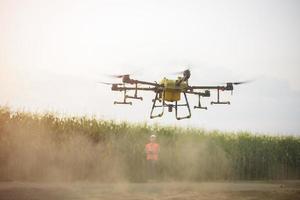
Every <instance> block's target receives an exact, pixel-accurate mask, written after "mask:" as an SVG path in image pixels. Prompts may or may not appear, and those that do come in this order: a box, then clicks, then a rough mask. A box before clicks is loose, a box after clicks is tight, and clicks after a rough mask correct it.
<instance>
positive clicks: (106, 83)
mask: <svg viewBox="0 0 300 200" xmlns="http://www.w3.org/2000/svg"><path fill="white" fill-rule="evenodd" d="M97 83H100V84H104V85H123V83H108V82H102V81H98V82H97Z"/></svg>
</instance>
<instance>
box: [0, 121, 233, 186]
mask: <svg viewBox="0 0 300 200" xmlns="http://www.w3.org/2000/svg"><path fill="white" fill-rule="evenodd" d="M37 127H38V128H37ZM111 135H112V136H109V137H106V138H105V139H101V140H99V139H95V138H93V137H92V136H90V135H88V134H86V133H84V134H83V133H82V132H80V130H78V131H72V132H68V133H60V132H52V131H51V130H49V128H47V127H43V126H42V125H39V126H32V125H30V126H24V125H22V126H20V125H14V123H11V124H10V125H9V126H5V127H4V129H3V130H2V131H1V137H0V161H1V164H0V180H2V181H7V180H8V181H45V182H47V181H63V182H68V181H70V182H71V181H97V182H99V181H100V182H146V181H147V180H148V178H149V177H148V172H147V166H146V165H147V164H146V156H145V152H144V145H145V144H146V143H147V142H148V141H147V140H148V134H144V135H143V134H141V135H140V137H139V136H137V135H133V136H132V137H125V136H124V135H125V134H111ZM158 142H159V143H160V153H159V162H158V165H157V169H156V175H157V176H156V177H151V179H156V181H208V180H209V181H211V180H227V179H229V178H230V177H231V176H232V171H231V168H232V167H231V162H230V160H229V159H228V158H227V156H226V153H225V152H224V151H223V150H222V148H220V147H219V146H218V145H217V144H215V143H214V142H213V141H210V140H209V139H201V140H199V141H195V140H194V138H193V137H191V138H190V137H188V136H184V137H181V136H176V137H168V136H163V135H161V137H160V136H159V135H158Z"/></svg>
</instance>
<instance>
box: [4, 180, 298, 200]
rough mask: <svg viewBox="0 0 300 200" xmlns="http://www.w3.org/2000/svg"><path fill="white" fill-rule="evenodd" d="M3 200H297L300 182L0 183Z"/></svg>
mask: <svg viewBox="0 0 300 200" xmlns="http://www.w3.org/2000/svg"><path fill="white" fill-rule="evenodd" d="M0 199H1V200H39V199H41V200H50V199H51V200H52V199H53V200H62V199H64V200H65V199H66V200H68V199H70V200H71V199H72V200H76V199H78V200H79V199H83V200H94V199H95V200H96V199H116V200H118V199H125V200H126V199H128V200H129V199H130V200H139V199H143V200H147V199H153V200H155V199H165V200H167V199H168V200H175V199H176V200H180V199H186V200H193V199H214V200H215V199H221V200H227V199H230V200H234V199H242V200H250V199H251V200H254V199H275V200H279V199H280V200H281V199H286V200H297V199H300V181H276V182H260V181H255V182H203V183H187V182H166V183H161V182H148V183H109V184H107V183H105V184H104V183H95V182H94V183H91V182H75V183H33V182H30V183H29V182H0Z"/></svg>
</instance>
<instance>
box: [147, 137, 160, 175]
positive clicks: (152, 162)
mask: <svg viewBox="0 0 300 200" xmlns="http://www.w3.org/2000/svg"><path fill="white" fill-rule="evenodd" d="M145 150H146V154H147V157H146V158H147V168H148V177H149V178H155V177H156V171H157V161H158V152H159V144H158V143H156V135H151V136H150V142H149V143H148V144H146V147H145Z"/></svg>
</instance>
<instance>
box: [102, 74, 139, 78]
mask: <svg viewBox="0 0 300 200" xmlns="http://www.w3.org/2000/svg"><path fill="white" fill-rule="evenodd" d="M131 75H133V74H115V75H107V76H109V77H111V78H123V77H124V76H131Z"/></svg>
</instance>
